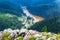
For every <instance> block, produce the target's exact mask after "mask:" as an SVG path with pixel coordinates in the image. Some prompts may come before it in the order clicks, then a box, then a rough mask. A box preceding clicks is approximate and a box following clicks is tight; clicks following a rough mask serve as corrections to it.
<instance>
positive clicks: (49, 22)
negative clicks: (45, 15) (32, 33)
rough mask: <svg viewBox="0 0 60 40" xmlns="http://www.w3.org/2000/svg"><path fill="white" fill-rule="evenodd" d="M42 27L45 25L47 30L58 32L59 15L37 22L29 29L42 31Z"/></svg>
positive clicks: (59, 30)
mask: <svg viewBox="0 0 60 40" xmlns="http://www.w3.org/2000/svg"><path fill="white" fill-rule="evenodd" d="M43 27H46V28H47V31H48V32H60V17H53V18H49V19H46V20H44V21H42V22H37V23H35V24H34V25H33V26H31V28H29V29H33V30H37V31H42V28H43Z"/></svg>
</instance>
